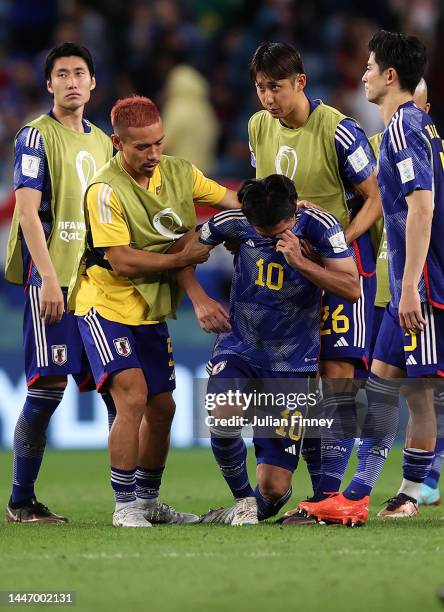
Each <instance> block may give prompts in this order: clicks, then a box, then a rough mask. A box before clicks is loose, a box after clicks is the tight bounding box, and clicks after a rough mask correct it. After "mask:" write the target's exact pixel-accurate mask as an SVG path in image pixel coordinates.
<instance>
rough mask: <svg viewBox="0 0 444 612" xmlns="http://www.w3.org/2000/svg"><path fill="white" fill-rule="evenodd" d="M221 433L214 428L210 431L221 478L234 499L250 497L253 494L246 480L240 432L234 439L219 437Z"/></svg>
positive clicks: (244, 455) (243, 447) (245, 448)
mask: <svg viewBox="0 0 444 612" xmlns="http://www.w3.org/2000/svg"><path fill="white" fill-rule="evenodd" d="M223 433H224V432H222V431H219V430H217V429H216V428H212V429H211V430H210V435H211V448H212V449H213V454H214V457H215V458H216V461H217V463H218V465H219V467H220V470H221V472H222V476H223V477H224V478H225V482H226V483H227V485H228V486H229V487H230V490H231V492H232V494H233V497H234V498H235V499H241V498H243V497H252V496H253V495H254V494H253V489H252V488H251V485H250V481H249V479H248V472H247V447H246V446H245V442H244V441H243V439H242V436H241V435H240V432H239V435H238V436H235V437H232V436H227V435H226V436H225V437H221V436H222V434H223Z"/></svg>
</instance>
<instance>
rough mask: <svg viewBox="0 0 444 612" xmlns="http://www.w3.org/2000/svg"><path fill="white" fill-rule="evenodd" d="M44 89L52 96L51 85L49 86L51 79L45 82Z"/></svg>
mask: <svg viewBox="0 0 444 612" xmlns="http://www.w3.org/2000/svg"><path fill="white" fill-rule="evenodd" d="M46 89H47V90H48V91H49V93H51V94H53V93H54V91H53V89H52V85H51V79H49V80H48V81H46Z"/></svg>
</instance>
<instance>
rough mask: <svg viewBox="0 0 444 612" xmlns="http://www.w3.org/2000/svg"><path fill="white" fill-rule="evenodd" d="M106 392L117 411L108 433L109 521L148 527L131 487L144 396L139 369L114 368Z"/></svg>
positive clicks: (117, 524) (135, 464) (142, 379)
mask: <svg viewBox="0 0 444 612" xmlns="http://www.w3.org/2000/svg"><path fill="white" fill-rule="evenodd" d="M110 393H111V395H112V398H113V400H114V404H115V406H116V413H117V414H116V418H115V420H114V423H113V426H112V428H111V431H110V434H109V454H110V460H111V485H112V487H113V489H114V492H115V497H116V509H115V511H114V515H113V525H115V526H119V527H150V526H151V524H150V523H149V521H147V520H146V518H145V516H144V512H143V510H141V509H140V508H138V506H137V503H136V491H135V488H136V469H137V460H138V454H139V429H140V423H141V421H142V418H143V415H144V412H145V409H146V402H147V396H148V389H147V385H146V381H145V377H144V374H143V371H142V370H141V369H140V368H130V369H128V370H122V371H121V372H118V373H117V374H115V375H114V376H113V378H112V380H111V383H110Z"/></svg>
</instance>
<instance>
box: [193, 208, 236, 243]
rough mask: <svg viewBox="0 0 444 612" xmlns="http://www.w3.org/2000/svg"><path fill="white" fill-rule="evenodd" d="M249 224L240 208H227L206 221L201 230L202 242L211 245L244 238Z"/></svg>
mask: <svg viewBox="0 0 444 612" xmlns="http://www.w3.org/2000/svg"><path fill="white" fill-rule="evenodd" d="M247 225H248V222H247V220H246V219H245V216H244V215H243V213H242V212H241V211H240V210H227V211H226V212H221V213H218V214H217V215H214V217H212V218H211V219H209V220H208V221H207V222H206V223H204V224H203V225H202V227H201V230H200V238H199V240H200V242H202V243H203V244H208V245H211V246H216V245H218V244H221V243H222V242H224V241H225V240H242V238H244V236H245V229H246V226H247Z"/></svg>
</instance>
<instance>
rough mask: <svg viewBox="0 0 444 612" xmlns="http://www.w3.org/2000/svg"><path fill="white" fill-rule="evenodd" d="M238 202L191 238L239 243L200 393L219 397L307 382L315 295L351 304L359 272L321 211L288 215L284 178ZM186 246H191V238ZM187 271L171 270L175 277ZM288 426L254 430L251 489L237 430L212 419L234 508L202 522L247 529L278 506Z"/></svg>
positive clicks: (298, 438) (255, 183)
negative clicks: (309, 255)
mask: <svg viewBox="0 0 444 612" xmlns="http://www.w3.org/2000/svg"><path fill="white" fill-rule="evenodd" d="M238 197H239V200H240V201H241V202H242V211H229V212H225V213H219V214H217V215H216V216H215V217H213V218H212V219H210V220H209V221H208V222H207V223H205V224H204V225H203V226H202V228H201V230H200V232H199V233H200V242H201V243H203V244H205V245H208V247H209V249H212V248H214V247H215V246H216V245H218V244H221V243H222V242H224V241H226V240H229V241H239V242H240V247H239V250H238V252H237V254H236V258H235V265H234V275H233V281H232V288H231V296H230V325H231V330H230V331H227V332H224V333H221V334H220V335H219V336H218V338H217V341H216V345H215V348H214V351H213V355H212V358H211V361H210V362H209V373H210V379H209V383H208V393H218V392H221V393H222V392H223V391H224V389H225V385H226V383H225V382H224V381H227V379H228V381H227V384H228V385H230V384H232V382H233V381H239V384H240V385H243V386H242V389H244V386H245V390H246V387H247V386H248V385H249V384H250V382H251V381H257V382H258V383H259V384H260V385H264V388H263V390H264V391H266V392H268V393H271V394H276V393H278V392H279V390H280V389H281V386H282V382H284V383H285V381H286V382H287V383H288V382H289V381H294V380H295V379H297V378H307V377H308V376H310V375H312V376H313V375H314V374H315V373H316V372H317V370H318V357H319V350H320V328H319V324H320V311H319V302H320V297H321V291H320V289H324V290H327V291H330V292H332V293H333V292H334V293H335V294H336V295H338V296H340V298H341V299H343V300H349V301H351V302H356V301H357V300H358V299H359V295H360V287H359V281H358V272H357V269H356V266H355V264H354V261H353V257H352V250H351V249H350V248H349V247H347V245H346V242H345V237H344V233H343V229H342V227H341V225H340V224H339V223H338V221H337V220H336V219H335V217H333V215H331V214H329V213H327V212H325V211H320V210H317V209H315V208H309V207H307V208H301V209H299V210H297V211H296V200H297V193H296V189H295V186H294V183H293V181H291V180H290V179H289V178H287V177H285V176H282V175H277V174H273V175H271V176H268V177H266V178H264V179H252V180H249V181H247V182H246V183H245V184H244V186H243V187H242V188H241V190H240V192H239V194H238ZM193 239H194V240H195V241H197V240H198V234H194V236H193ZM300 239H305V240H308V241H309V242H310V243H311V245H312V247H313V249H315V251H316V252H317V254H318V256H319V257H320V258H321V259H322V263H321V265H319V264H318V263H315V262H313V261H311V260H309V259H306V258H305V257H304V256H303V255H302V253H301V246H300ZM186 273H187V271H183V272H179V273H178V277H179V279H181V278H182V277H183V275H184V274H186ZM181 282H183V281H181ZM193 283H194V285H193ZM185 286H186V289H187V292H188V293H189V295H193V292H194V289H193V287H195V289H196V292H197V293H198V292H199V291H200V289H199V287H198V286H197V284H196V282H195V280H194V281H193V278H191V287H190V285H188V284H187V285H185ZM283 386H284V387H285V384H284V385H283ZM261 388H262V387H261ZM288 388H290V386H289V385H288V384H287V391H288ZM291 388H292V389H293V390H294V385H293V387H291ZM281 411H282V414H280V413H279V414H280V416H281V417H282V418H286V417H285V415H287V416H288V415H289V410H288V409H287V408H285V407H283V408H282V409H281ZM218 418H221V417H220V415H219V417H218ZM291 429H292V427H291V421H290V420H289V422H288V426H286V427H284V426H279V427H277V428H276V430H274V431H270V430H268V432H267V433H264V432H263V431H262V432H261V431H260V430H257V429H255V435H254V439H253V441H254V446H255V453H256V461H257V483H258V484H257V486H256V488H255V490H254V491H253V489H252V487H251V485H250V482H249V478H248V473H247V468H246V456H247V448H246V446H245V442H244V440H243V438H242V433H241V432H242V427H241V426H240V427H231V426H226V425H224V423H223V421H219V420H216V421H215V422H214V424H213V426H211V428H210V434H211V446H212V449H213V453H214V456H215V458H216V461H217V463H218V464H219V467H220V469H221V472H222V475H223V477H224V479H225V481H226V482H227V484H228V486H229V488H230V490H231V492H232V494H233V497H234V498H235V500H236V503H235V505H234V506H233V507H231V508H227V509H219V510H216V511H210V512H209V513H208V514H207V515H204V516H203V518H202V522H205V523H225V524H231V525H245V524H255V523H257V522H258V520H264V519H266V518H269V517H271V516H273V515H275V514H276V513H277V512H278V511H279V510H280V508H282V506H283V505H284V504H285V503H286V502H287V501H288V499H289V498H290V496H291V491H292V490H291V479H292V474H293V472H294V470H295V469H296V466H297V464H298V459H299V454H300V446H301V442H302V429H299V432H298V433H297V431H298V428H297V427H296V432H295V431H294V428H293V432H292V431H291Z"/></svg>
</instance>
